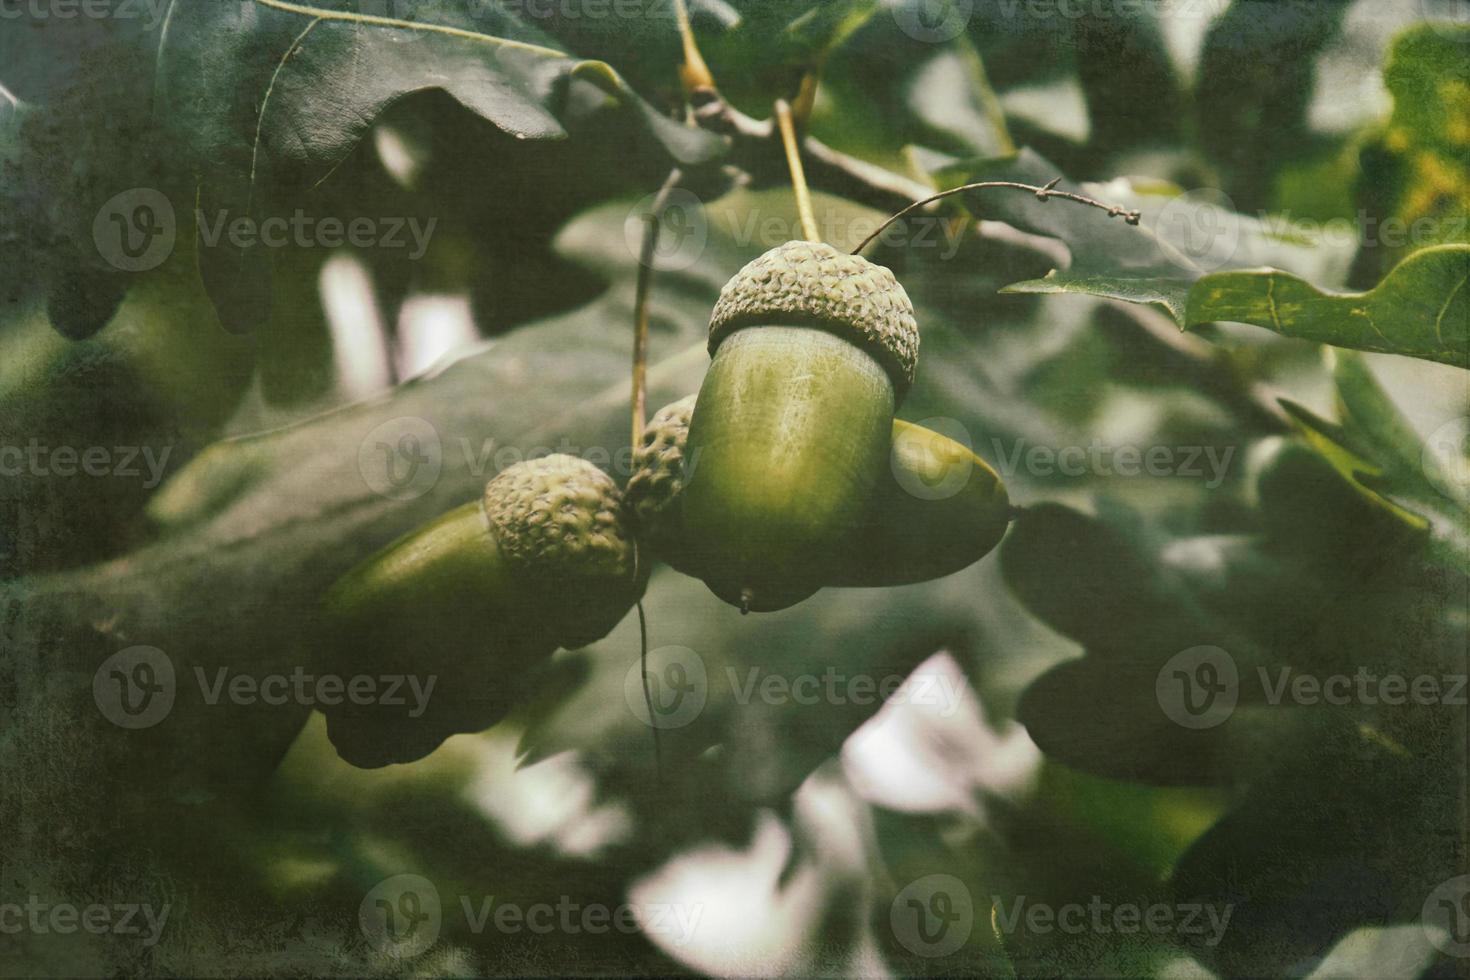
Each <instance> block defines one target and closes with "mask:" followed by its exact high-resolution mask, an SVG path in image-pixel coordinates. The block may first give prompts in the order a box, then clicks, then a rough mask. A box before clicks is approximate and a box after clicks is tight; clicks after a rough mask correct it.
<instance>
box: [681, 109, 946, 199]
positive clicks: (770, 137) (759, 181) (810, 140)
mask: <svg viewBox="0 0 1470 980" xmlns="http://www.w3.org/2000/svg"><path fill="white" fill-rule="evenodd" d="M692 101H693V102H694V105H695V117H696V119H697V120H698V122H699V125H700V126H702V127H703V128H705V129H708V130H709V131H711V132H715V133H720V134H722V135H725V136H728V137H730V142H731V154H730V160H729V162H730V164H731V165H732V166H734V167H737V168H738V169H740V170H743V171H744V172H745V173H747V174H749V175H750V179H751V183H752V184H754V185H756V186H762V185H770V184H775V183H785V182H786V180H787V174H788V168H787V166H786V163H785V161H784V159H783V154H782V153H781V151H780V148H779V147H778V146H777V145H776V142H775V136H776V124H775V122H774V121H772V120H769V119H765V120H761V119H752V118H751V117H750V116H747V115H745V114H744V113H743V112H741V111H740V110H738V109H736V108H735V107H733V106H731V105H730V104H729V103H728V102H726V101H725V100H724V99H723V98H721V97H720V95H719V93H718V92H714V91H712V90H708V91H705V92H702V93H697V94H696V96H695V97H694V99H693V100H692ZM801 149H802V157H803V160H804V165H805V170H806V175H807V180H808V182H809V185H810V186H812V187H820V188H821V189H822V190H824V191H826V192H827V193H829V194H833V195H835V196H837V197H844V198H846V199H848V200H849V201H853V202H855V203H857V204H862V205H865V206H867V207H870V208H874V209H876V210H878V211H882V212H885V213H887V212H892V211H894V210H897V209H898V208H901V207H903V206H905V205H907V204H912V203H913V202H914V201H916V200H918V199H919V198H921V197H924V196H925V195H927V194H930V193H932V192H933V190H934V188H932V187H930V186H928V185H926V184H923V183H920V182H919V181H917V180H913V179H911V178H909V177H904V176H902V175H901V174H896V173H894V172H893V171H891V170H887V169H885V168H883V167H880V166H878V165H876V164H872V163H868V162H867V161H866V160H859V159H858V158H856V157H852V156H848V155H847V154H845V153H842V152H841V151H839V150H834V149H832V147H830V146H828V145H827V144H825V143H823V142H822V141H821V140H819V139H816V138H815V137H812V136H806V137H804V138H803V139H802V141H801Z"/></svg>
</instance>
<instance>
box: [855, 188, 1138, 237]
mask: <svg viewBox="0 0 1470 980" xmlns="http://www.w3.org/2000/svg"><path fill="white" fill-rule="evenodd" d="M1061 180H1062V178H1060V177H1056V178H1054V179H1052V181H1051V182H1050V183H1048V184H1047V185H1046V186H1044V187H1037V186H1036V185H1035V184H1022V183H1019V182H1017V181H1014V180H982V181H980V182H979V183H975V184H965V185H964V186H962V187H952V188H950V189H949V190H947V191H940V192H939V193H938V194H934V195H931V196H929V197H926V198H925V199H924V200H922V201H915V202H914V203H913V204H910V205H909V206H908V207H906V208H904V209H903V210H902V211H899V212H898V213H897V214H895V215H894V216H893V217H891V218H889V219H888V220H887V221H885V222H883V224H881V225H879V226H878V230H877V231H875V232H873V233H872V234H871V235H869V236H868V237H867V238H864V239H863V240H862V243H861V244H860V245H858V247H857V248H855V249H853V250H852V254H853V255H857V254H859V253H860V252H862V250H863V249H865V248H867V247H868V245H869V244H871V243H872V241H873V239H875V238H877V237H878V236H879V235H881V234H883V232H885V231H887V230H888V226H889V225H891V224H893V223H894V222H895V221H897V220H899V219H900V218H902V217H904V216H906V215H908V214H909V213H910V212H912V211H915V210H917V209H919V208H922V207H924V206H925V205H926V204H932V203H934V202H935V201H938V200H941V199H943V198H946V197H951V196H953V195H955V194H962V193H964V192H965V191H981V190H989V189H991V188H993V187H1000V188H1008V189H1010V190H1018V191H1030V192H1031V193H1032V194H1035V195H1036V196H1037V197H1038V198H1039V199H1041V200H1042V201H1047V200H1050V199H1051V198H1053V197H1059V198H1061V199H1062V200H1064V201H1075V202H1076V203H1078V204H1085V205H1087V206H1088V207H1090V208H1098V209H1100V210H1103V211H1106V212H1107V213H1108V217H1110V218H1122V219H1123V220H1124V221H1126V222H1128V223H1129V224H1130V225H1136V224H1138V220H1139V213H1138V212H1137V211H1134V210H1129V209H1128V208H1124V207H1120V206H1119V205H1116V204H1105V203H1103V202H1102V201H1099V200H1096V199H1095V198H1091V197H1087V196H1086V195H1083V194H1073V193H1072V192H1071V191H1059V190H1057V189H1056V186H1057V184H1059V183H1060V182H1061Z"/></svg>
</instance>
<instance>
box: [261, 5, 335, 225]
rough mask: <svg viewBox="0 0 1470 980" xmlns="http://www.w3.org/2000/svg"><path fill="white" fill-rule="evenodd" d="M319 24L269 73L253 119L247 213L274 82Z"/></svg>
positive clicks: (309, 26) (303, 34)
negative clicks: (253, 134)
mask: <svg viewBox="0 0 1470 980" xmlns="http://www.w3.org/2000/svg"><path fill="white" fill-rule="evenodd" d="M321 22H322V19H321V18H320V17H318V18H317V19H316V20H313V21H312V22H311V23H310V24H307V25H306V30H304V31H302V32H301V33H300V34H298V35H296V40H294V41H292V42H291V46H290V47H289V48H287V49H286V53H285V54H283V55H281V60H280V61H279V62H277V63H276V70H275V71H273V72H271V80H270V84H269V85H267V86H266V88H265V95H264V96H263V97H262V98H261V100H260V112H259V113H258V114H257V115H256V117H255V142H254V144H252V145H251V147H250V183H249V191H248V192H247V194H246V197H245V210H246V211H247V212H249V210H250V208H251V205H252V204H253V203H254V199H255V173H256V164H257V162H258V161H259V159H260V134H261V132H262V131H263V129H264V128H265V110H266V107H267V106H269V105H270V101H271V93H273V92H274V91H275V90H276V81H277V80H278V79H280V77H281V72H282V70H284V69H285V67H286V62H288V61H290V60H291V56H292V55H293V54H295V53H296V52H297V50H299V49H300V47H301V44H302V42H303V41H305V40H306V35H308V34H310V33H311V31H312V28H314V27H316V25H318V24H320V23H321Z"/></svg>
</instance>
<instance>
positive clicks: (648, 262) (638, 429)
mask: <svg viewBox="0 0 1470 980" xmlns="http://www.w3.org/2000/svg"><path fill="white" fill-rule="evenodd" d="M683 177H684V172H683V171H682V170H680V169H679V168H678V167H675V168H674V169H673V170H671V171H669V176H668V177H667V178H666V179H665V180H664V183H663V186H662V187H660V188H659V190H658V194H657V196H655V197H654V199H653V204H652V205H650V206H649V209H648V212H647V213H646V214H644V215H643V248H642V250H641V251H640V252H639V254H638V288H637V292H636V294H635V297H634V300H633V396H632V414H633V443H632V444H633V445H634V446H635V447H636V446H637V445H638V443H639V442H641V441H642V439H643V426H644V421H645V419H646V418H647V416H648V298H649V296H650V295H651V294H652V292H653V264H654V261H655V260H656V259H657V257H658V233H659V230H660V228H661V227H662V223H663V214H664V208H666V207H667V206H668V203H669V195H670V194H671V193H673V190H674V188H675V187H676V186H678V184H679V181H680V180H682V179H683Z"/></svg>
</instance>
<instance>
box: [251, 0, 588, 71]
mask: <svg viewBox="0 0 1470 980" xmlns="http://www.w3.org/2000/svg"><path fill="white" fill-rule="evenodd" d="M255 2H256V3H258V4H260V5H261V6H264V7H272V8H274V9H276V10H282V11H285V12H286V13H291V14H300V15H302V16H304V17H315V18H316V19H317V20H336V21H345V22H347V23H350V24H367V25H370V26H374V27H394V28H398V29H400V30H405V31H425V32H428V33H431V34H447V35H449V36H450V37H458V38H463V39H465V40H468V41H480V42H486V43H491V44H500V45H505V46H507V47H512V48H518V49H520V50H522V51H525V52H528V53H530V54H536V55H541V56H542V57H547V58H563V59H564V58H567V57H569V56H568V55H567V53H566V52H565V51H558V50H556V49H555V48H548V47H545V46H544V45H540V44H531V43H529V42H526V41H514V40H511V39H510V38H505V37H497V36H495V35H494V34H485V33H483V32H481V31H468V30H465V29H464V28H462V27H450V26H449V25H448V24H434V23H425V22H421V21H412V20H399V19H398V18H396V17H380V16H378V15H376V14H360V13H356V12H354V11H351V10H324V9H322V8H320V7H311V6H308V5H306V4H300V3H291V2H290V0H255Z"/></svg>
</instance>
